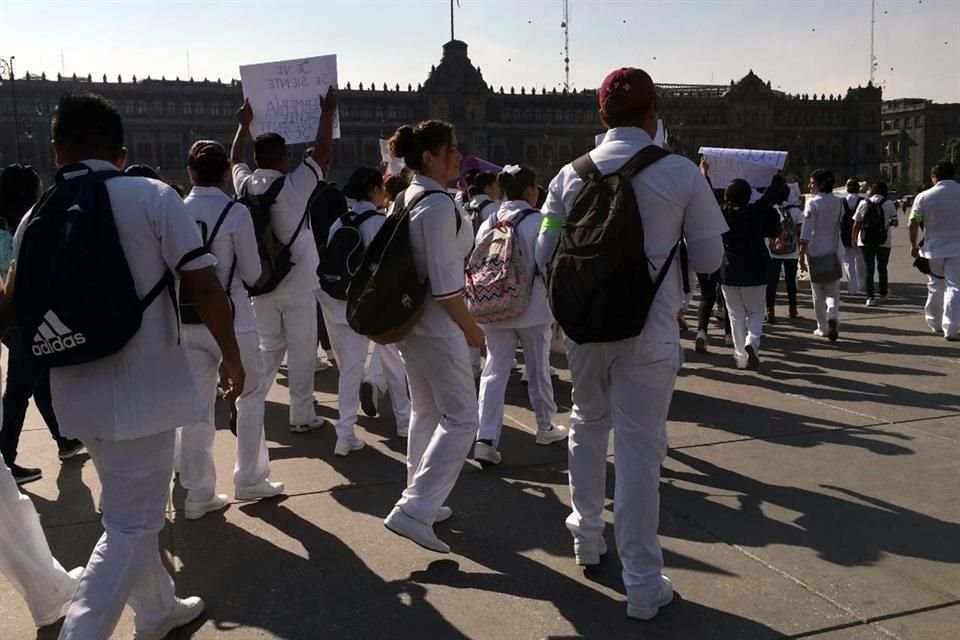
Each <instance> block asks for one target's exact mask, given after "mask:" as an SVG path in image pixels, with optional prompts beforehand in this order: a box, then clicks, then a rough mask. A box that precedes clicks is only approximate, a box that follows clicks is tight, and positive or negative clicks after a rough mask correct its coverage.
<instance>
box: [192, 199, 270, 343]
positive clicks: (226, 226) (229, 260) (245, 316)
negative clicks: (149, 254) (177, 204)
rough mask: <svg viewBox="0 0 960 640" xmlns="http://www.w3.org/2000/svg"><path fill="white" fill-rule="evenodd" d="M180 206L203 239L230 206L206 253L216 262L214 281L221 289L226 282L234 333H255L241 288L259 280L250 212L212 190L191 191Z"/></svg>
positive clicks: (249, 308)
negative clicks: (198, 227)
mask: <svg viewBox="0 0 960 640" xmlns="http://www.w3.org/2000/svg"><path fill="white" fill-rule="evenodd" d="M183 204H184V205H186V207H187V211H188V212H189V213H190V217H191V218H193V219H194V220H195V221H196V222H197V224H198V225H199V224H201V223H202V224H203V228H205V229H206V233H207V238H209V234H211V233H213V230H214V227H215V226H216V224H217V220H218V219H219V218H220V214H221V213H223V210H224V207H226V206H227V205H231V204H232V206H231V207H230V211H229V212H228V213H227V216H226V217H225V218H224V220H223V224H222V225H221V226H220V230H219V231H218V232H217V235H216V236H215V237H214V239H213V242H212V243H211V244H210V253H212V254H213V255H214V256H216V258H217V278H218V279H219V280H220V283H221V284H222V285H223V286H224V288H226V287H227V284H228V283H227V281H228V280H230V282H229V286H230V290H229V291H228V292H227V293H228V294H229V295H230V299H231V300H232V301H233V307H234V313H235V314H234V318H233V327H234V330H236V332H237V333H245V332H249V331H256V330H257V319H256V317H255V316H254V314H253V304H252V303H251V302H250V296H248V295H247V290H246V288H245V287H244V286H243V283H244V282H246V283H247V284H251V285H252V284H254V283H255V282H256V281H257V278H259V277H260V255H259V254H258V253H257V238H256V235H255V233H254V230H253V218H251V217H250V211H249V210H248V209H247V208H246V207H245V206H243V205H242V204H240V203H239V202H234V201H233V200H231V199H230V197H229V196H227V194H225V193H224V192H223V191H221V190H220V189H218V188H216V187H194V188H193V189H192V190H191V191H190V194H189V195H188V196H187V197H186V199H185V200H184V201H183ZM201 231H202V229H201ZM234 260H236V263H234ZM231 269H232V270H233V277H232V279H231Z"/></svg>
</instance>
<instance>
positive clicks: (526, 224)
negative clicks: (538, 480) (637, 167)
mask: <svg viewBox="0 0 960 640" xmlns="http://www.w3.org/2000/svg"><path fill="white" fill-rule="evenodd" d="M497 182H498V184H499V186H500V190H501V192H502V193H503V197H504V202H503V204H501V205H500V206H499V208H498V210H497V211H496V212H495V213H493V214H492V215H490V216H489V217H488V218H487V219H486V220H485V221H484V222H483V224H482V225H481V226H480V229H479V231H478V233H477V243H478V244H479V243H480V241H481V239H482V238H484V237H485V236H487V235H488V234H490V233H493V232H494V231H495V229H496V228H497V227H498V226H500V225H507V224H508V225H512V227H513V233H514V237H515V238H516V242H517V246H518V247H519V250H520V261H521V270H520V274H521V276H522V277H523V278H524V279H525V280H527V282H529V283H530V289H531V291H530V301H529V303H528V304H527V308H526V309H525V310H524V312H523V313H522V314H520V315H519V316H517V317H516V318H511V319H509V320H498V321H496V322H489V323H486V324H484V325H482V327H483V334H484V336H486V340H487V361H486V363H485V365H484V367H483V373H482V374H481V376H480V399H479V404H480V430H479V431H478V432H477V442H476V444H475V445H474V448H473V457H474V459H475V460H477V461H478V462H479V463H480V464H481V465H482V466H484V467H485V466H489V465H496V464H500V461H501V455H500V451H499V450H498V445H499V441H500V433H501V431H502V429H503V409H504V397H505V394H506V392H507V382H508V381H509V378H510V369H511V368H512V367H513V363H514V358H515V356H516V353H517V342H519V343H520V346H521V347H522V348H523V360H524V372H525V373H526V376H527V394H528V395H529V397H530V406H531V407H532V408H533V412H534V414H535V415H536V418H537V436H536V443H537V444H538V445H550V444H553V443H555V442H561V441H563V440H565V439H566V437H567V428H566V427H563V426H560V425H554V424H553V415H554V414H555V413H556V412H557V404H556V402H555V401H554V398H553V381H552V380H551V379H550V340H551V338H552V337H553V331H552V324H553V315H552V314H551V312H550V304H549V302H548V301H547V289H546V285H545V283H544V281H543V278H541V277H540V276H539V274H538V273H537V262H536V244H537V235H538V234H539V232H540V225H541V224H542V222H543V214H542V213H540V211H538V210H536V209H535V208H533V206H534V205H535V204H536V202H537V196H538V195H539V194H538V192H537V174H536V173H535V172H534V171H533V169H530V168H529V167H521V166H519V165H508V166H506V167H504V169H503V172H502V173H500V175H499V176H498V177H497Z"/></svg>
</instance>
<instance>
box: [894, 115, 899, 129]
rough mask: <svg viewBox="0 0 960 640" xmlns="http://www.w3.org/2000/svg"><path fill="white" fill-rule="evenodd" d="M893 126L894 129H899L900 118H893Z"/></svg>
mask: <svg viewBox="0 0 960 640" xmlns="http://www.w3.org/2000/svg"><path fill="white" fill-rule="evenodd" d="M893 128H894V129H899V128H900V118H897V119H895V120H894V121H893Z"/></svg>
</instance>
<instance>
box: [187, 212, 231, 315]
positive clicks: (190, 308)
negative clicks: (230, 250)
mask: <svg viewBox="0 0 960 640" xmlns="http://www.w3.org/2000/svg"><path fill="white" fill-rule="evenodd" d="M234 204H236V203H235V202H228V203H227V206H225V207H224V208H223V211H221V212H220V217H218V218H217V221H216V223H215V224H214V225H213V229H212V230H211V231H210V235H209V236H208V235H207V225H206V223H205V222H201V221H197V224H198V225H200V235H201V236H202V237H203V249H204V251H206V252H207V253H209V252H210V245H212V244H213V241H214V239H215V238H216V237H217V234H218V233H219V232H220V227H222V226H223V221H224V220H226V218H227V214H228V213H230V209H231V208H232V207H233V205H234ZM236 268H237V257H236V256H234V257H233V264H231V265H230V275H229V276H227V283H226V284H225V285H224V286H223V288H224V291H226V293H227V299H228V300H230V306H231V307H233V299H232V298H231V297H230V286H231V285H232V284H233V273H234V271H235V270H236ZM234 311H236V310H234ZM180 322H182V323H183V324H203V318H201V317H200V311H199V310H198V309H197V303H196V302H194V300H193V296H191V295H190V291H189V290H188V289H184V288H183V287H181V288H180Z"/></svg>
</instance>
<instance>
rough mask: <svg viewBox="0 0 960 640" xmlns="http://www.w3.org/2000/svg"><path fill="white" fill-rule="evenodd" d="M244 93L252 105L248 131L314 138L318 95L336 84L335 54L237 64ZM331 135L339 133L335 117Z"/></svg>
mask: <svg viewBox="0 0 960 640" xmlns="http://www.w3.org/2000/svg"><path fill="white" fill-rule="evenodd" d="M240 79H241V81H242V82H243V96H244V97H245V98H247V99H248V100H250V106H252V107H253V122H252V123H251V124H250V132H251V133H252V134H253V135H254V136H255V137H256V136H258V135H260V134H263V133H279V134H280V135H281V136H283V137H284V138H285V139H286V141H287V144H299V143H301V142H313V140H314V139H315V138H316V135H317V125H318V124H319V122H320V111H321V99H322V96H325V95H326V94H327V89H328V88H329V87H330V86H331V85H333V86H336V84H337V56H335V55H329V56H319V57H315V58H306V59H299V60H285V61H281V62H264V63H261V64H250V65H244V66H241V67H240ZM333 137H334V138H339V137H340V118H339V116H335V117H334V121H333Z"/></svg>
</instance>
